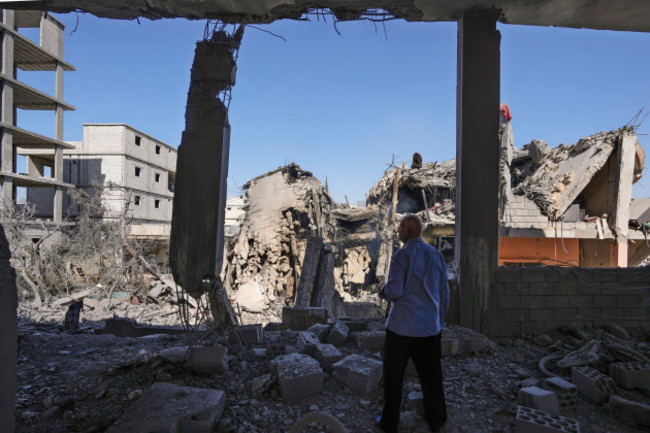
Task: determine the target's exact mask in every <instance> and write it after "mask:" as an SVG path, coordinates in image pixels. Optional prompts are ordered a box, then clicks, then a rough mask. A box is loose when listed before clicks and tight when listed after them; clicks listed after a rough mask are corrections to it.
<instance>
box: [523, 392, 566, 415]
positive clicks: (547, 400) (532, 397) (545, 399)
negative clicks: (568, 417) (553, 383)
mask: <svg viewBox="0 0 650 433" xmlns="http://www.w3.org/2000/svg"><path fill="white" fill-rule="evenodd" d="M518 402H519V404H521V405H524V406H527V407H530V408H533V409H539V410H543V411H545V412H548V413H549V414H551V416H558V415H560V406H559V404H558V401H557V395H555V393H554V392H552V391H548V390H545V389H541V388H538V387H536V386H531V387H528V388H522V389H520V390H519V396H518Z"/></svg>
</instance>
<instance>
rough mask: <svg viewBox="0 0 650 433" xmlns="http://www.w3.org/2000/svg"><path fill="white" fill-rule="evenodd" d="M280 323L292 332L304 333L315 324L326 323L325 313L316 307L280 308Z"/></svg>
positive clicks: (322, 309)
mask: <svg viewBox="0 0 650 433" xmlns="http://www.w3.org/2000/svg"><path fill="white" fill-rule="evenodd" d="M282 323H283V324H284V325H286V326H287V327H289V328H290V329H293V330H294V331H304V330H306V329H307V328H309V327H310V326H312V325H314V324H316V323H327V311H326V310H325V309H324V308H317V307H306V308H292V307H282Z"/></svg>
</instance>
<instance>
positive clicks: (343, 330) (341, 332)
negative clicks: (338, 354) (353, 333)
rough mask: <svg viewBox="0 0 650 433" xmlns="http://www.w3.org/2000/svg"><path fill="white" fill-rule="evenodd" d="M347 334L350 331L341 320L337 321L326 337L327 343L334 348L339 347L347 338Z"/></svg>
mask: <svg viewBox="0 0 650 433" xmlns="http://www.w3.org/2000/svg"><path fill="white" fill-rule="evenodd" d="M349 332H350V329H349V328H348V327H347V325H346V324H345V323H343V322H342V321H341V320H337V321H336V322H335V323H334V325H333V326H332V329H331V330H330V333H329V334H328V335H327V342H328V343H331V344H333V345H335V346H341V345H343V343H344V342H345V339H346V338H348V333H349Z"/></svg>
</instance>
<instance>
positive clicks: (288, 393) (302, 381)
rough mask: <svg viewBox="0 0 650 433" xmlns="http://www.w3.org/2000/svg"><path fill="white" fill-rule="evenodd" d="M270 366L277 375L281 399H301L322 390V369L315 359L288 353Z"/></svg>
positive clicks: (276, 359) (274, 360)
mask: <svg viewBox="0 0 650 433" xmlns="http://www.w3.org/2000/svg"><path fill="white" fill-rule="evenodd" d="M271 364H272V366H273V368H274V370H275V372H276V373H277V375H278V384H279V385H280V395H281V396H282V398H286V399H295V398H301V397H306V396H309V395H314V394H318V393H320V392H321V391H322V390H323V379H324V376H323V369H322V368H321V367H320V365H319V364H318V361H316V360H315V359H313V358H311V357H309V356H307V355H303V354H300V353H290V354H287V355H280V356H278V357H277V358H275V359H273V360H272V361H271Z"/></svg>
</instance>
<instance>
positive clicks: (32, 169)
mask: <svg viewBox="0 0 650 433" xmlns="http://www.w3.org/2000/svg"><path fill="white" fill-rule="evenodd" d="M26 158H27V174H28V175H30V176H34V177H39V176H44V175H45V171H44V170H43V167H44V164H43V162H42V160H41V159H40V158H37V157H34V156H31V155H27V157H26Z"/></svg>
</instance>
